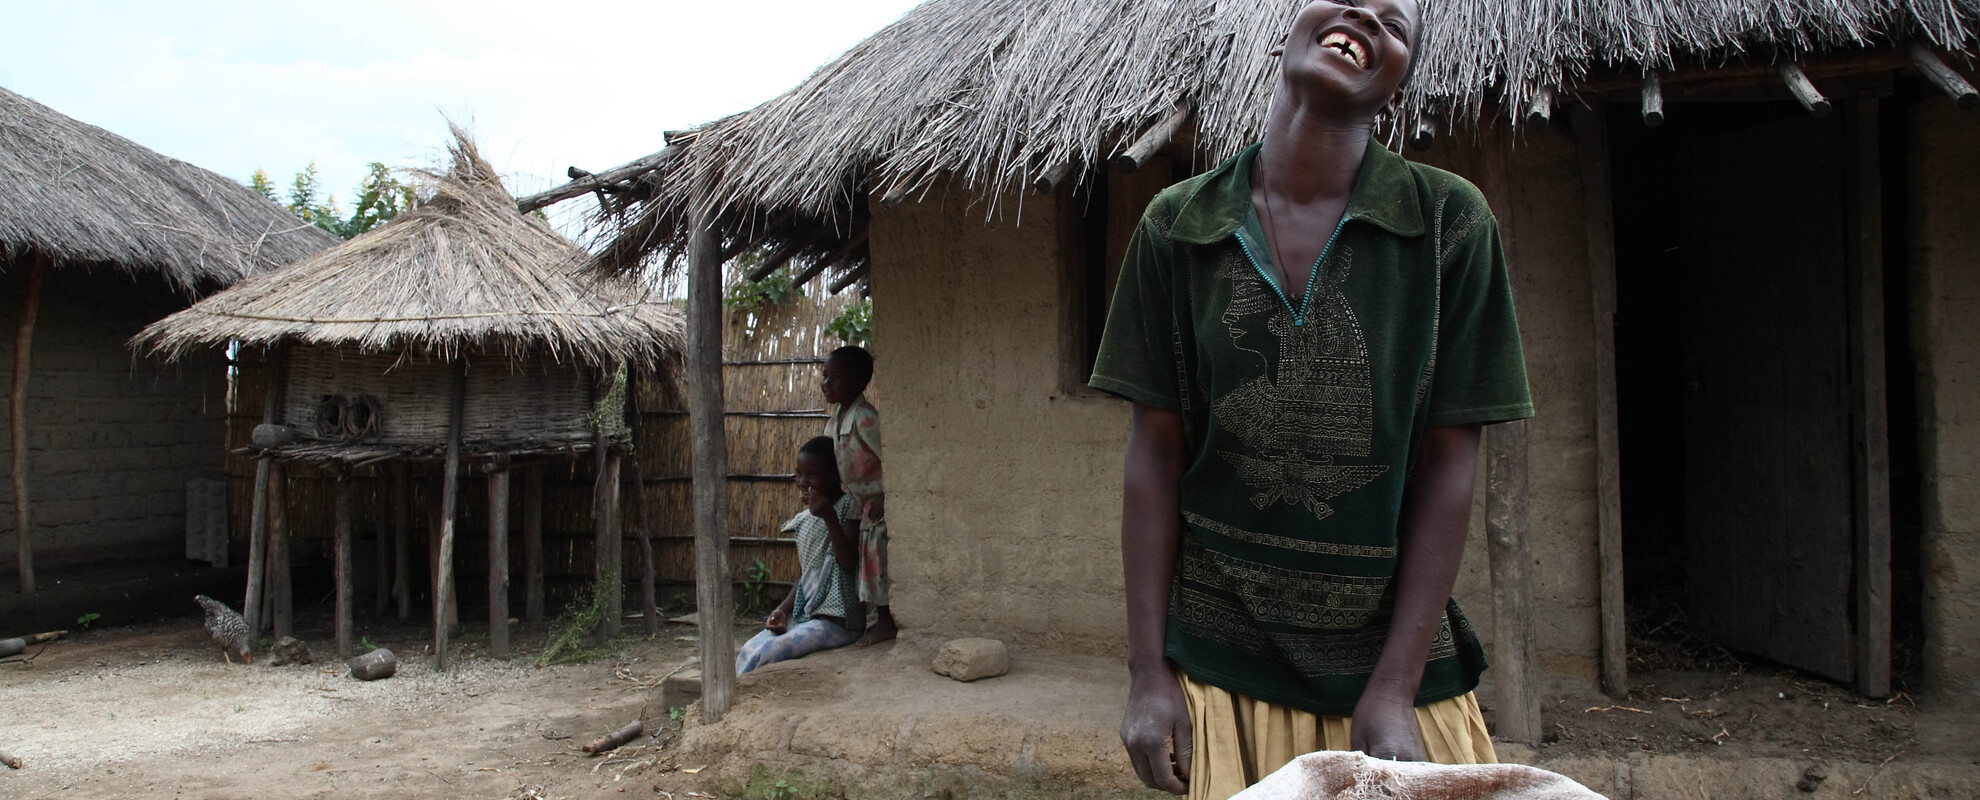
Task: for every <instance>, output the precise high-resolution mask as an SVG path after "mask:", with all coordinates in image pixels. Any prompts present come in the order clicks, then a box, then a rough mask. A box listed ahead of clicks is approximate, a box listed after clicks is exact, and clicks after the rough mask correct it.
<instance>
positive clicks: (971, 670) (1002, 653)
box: [931, 639, 1011, 683]
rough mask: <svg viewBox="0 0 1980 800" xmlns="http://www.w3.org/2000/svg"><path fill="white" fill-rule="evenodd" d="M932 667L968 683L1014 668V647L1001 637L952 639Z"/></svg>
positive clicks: (995, 675) (939, 653)
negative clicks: (1012, 654) (1011, 648)
mask: <svg viewBox="0 0 1980 800" xmlns="http://www.w3.org/2000/svg"><path fill="white" fill-rule="evenodd" d="M931 669H934V670H935V674H937V675H946V676H948V677H951V678H954V679H956V680H959V681H963V682H965V683H967V682H969V681H976V680H982V679H984V678H994V677H997V676H998V675H1002V674H1004V673H1006V672H1010V671H1011V651H1010V648H1008V647H1005V646H1004V643H1003V642H1002V641H1001V640H998V639H951V640H949V642H948V643H947V644H944V645H942V649H941V651H940V652H937V653H936V654H935V663H934V664H933V665H932V666H931Z"/></svg>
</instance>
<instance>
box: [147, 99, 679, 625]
mask: <svg viewBox="0 0 1980 800" xmlns="http://www.w3.org/2000/svg"><path fill="white" fill-rule="evenodd" d="M455 137H456V141H455V144H454V145H453V146H452V148H451V151H452V155H453V164H452V167H451V169H450V170H449V171H447V172H446V173H444V174H434V175H428V176H426V177H427V178H428V179H429V180H430V183H431V184H432V185H431V186H430V187H429V190H428V194H427V196H426V197H425V198H424V199H422V200H421V201H419V202H418V203H417V204H416V205H415V206H414V207H413V208H411V209H409V210H408V211H406V212H405V213H403V214H401V215H399V216H398V217H396V218H394V219H393V220H392V221H391V222H389V223H387V224H385V225H383V226H381V227H379V228H377V229H375V230H373V231H370V232H367V233H365V234H363V235H361V236H358V237H357V238H355V239H352V240H351V241H349V242H346V243H344V244H342V245H340V246H338V247H335V248H332V249H329V250H326V251H324V252H322V253H319V254H317V255H315V256H313V257H311V258H307V259H304V260H302V261H299V262H297V263H295V264H293V265H290V266H289V267H287V268H284V269H281V270H278V271H274V272H270V273H268V274H265V275H260V276H257V277H255V278H253V279H250V280H246V281H243V282H241V283H240V284H238V285H236V286H234V287H233V288H232V289H229V290H227V291H225V292H221V293H219V294H216V295H214V296H213V297H210V298H207V299H206V300H204V301H201V302H200V303H198V304H195V305H194V306H192V307H191V308H188V309H186V310H184V311H182V312H179V313H177V314H174V315H172V316H171V317H168V318H166V319H164V320H162V321H160V322H158V323H156V324H154V325H151V326H150V327H147V328H146V329H145V330H144V331H143V332H142V333H140V334H139V335H138V336H137V337H136V338H135V339H134V340H133V342H132V344H133V346H135V347H138V348H140V349H142V350H145V351H148V352H151V353H155V354H160V355H163V356H165V357H167V358H178V357H182V356H184V355H187V354H189V353H192V352H195V351H197V350H200V349H205V348H213V347H221V346H225V345H227V344H229V343H240V344H241V345H243V346H248V347H261V348H266V349H267V350H269V351H271V352H272V353H274V356H273V363H274V364H275V365H276V366H274V367H273V368H272V369H271V370H270V371H269V374H270V380H271V382H272V383H271V389H270V390H269V391H268V393H267V395H266V407H265V415H264V420H263V421H264V424H263V425H262V426H261V427H260V428H258V429H257V430H256V442H255V444H256V447H257V452H258V453H259V454H260V456H261V457H262V460H263V466H262V467H261V468H259V469H258V470H257V471H258V473H259V474H258V476H257V486H256V490H255V502H254V504H253V505H254V508H255V512H254V513H255V515H256V517H255V521H254V531H255V532H254V533H253V534H252V544H253V546H252V547H251V548H250V552H251V554H252V555H251V556H250V567H249V569H250V572H249V589H248V599H247V608H248V609H249V614H248V616H249V619H250V620H251V621H255V620H257V616H256V615H257V614H258V613H261V612H268V613H269V615H270V616H271V617H273V622H274V627H275V629H276V631H277V633H278V635H280V634H283V633H286V631H284V630H283V628H284V627H286V626H287V625H288V624H290V620H289V619H288V612H289V607H288V602H289V601H288V583H287V581H288V578H287V574H286V573H287V564H288V557H287V554H286V553H285V552H284V550H283V548H284V547H285V546H286V539H287V533H286V530H285V528H286V520H285V519H284V516H285V514H284V511H285V509H286V505H287V504H286V502H285V499H284V498H283V497H282V493H283V489H284V487H285V485H286V484H287V481H286V480H284V478H283V477H282V475H281V467H280V465H281V464H282V463H285V462H307V463H309V464H311V465H314V466H317V467H321V468H326V469H328V470H330V471H332V472H333V473H334V474H335V475H336V478H337V501H336V506H335V508H336V512H335V515H336V545H335V548H336V564H337V577H338V584H337V585H338V601H337V620H338V627H337V631H338V633H337V643H338V651H339V652H340V653H343V654H345V655H348V654H349V652H350V649H351V644H352V622H351V607H352V603H353V598H352V593H353V589H352V583H353V581H352V576H351V573H352V567H351V552H350V551H351V531H350V527H351V526H350V513H351V511H350V492H351V490H350V482H351V479H352V477H353V473H354V472H355V471H357V470H360V469H364V468H367V467H370V466H371V465H376V464H391V463H396V464H407V463H411V464H425V465H430V466H434V467H439V468H441V469H443V470H444V475H445V478H444V483H443V484H442V492H441V493H440V496H438V497H435V498H434V499H436V500H438V501H439V503H438V509H437V515H438V516H439V517H440V524H439V525H435V526H433V529H434V530H437V531H438V535H437V536H433V537H431V547H430V549H431V551H432V553H431V555H432V557H433V562H432V563H434V564H436V565H438V566H437V567H436V573H437V575H436V583H435V592H434V595H433V597H434V601H435V602H434V607H435V614H436V622H435V626H436V636H437V639H438V642H437V644H438V646H436V648H435V652H436V653H437V654H439V657H440V658H441V660H442V663H444V660H445V658H446V638H447V635H448V629H449V628H450V627H451V625H452V624H453V622H454V620H453V619H452V618H451V617H452V615H453V614H454V613H455V612H454V611H453V608H454V605H453V602H454V598H453V596H452V573H453V570H452V564H453V550H454V542H453V540H454V528H455V517H456V514H457V506H458V505H459V500H458V498H459V491H458V484H459V474H460V471H461V470H462V469H465V468H479V469H482V470H484V471H486V472H487V473H488V475H489V484H490V493H489V516H490V519H491V523H490V528H489V531H490V533H489V550H488V563H489V567H490V573H489V582H490V583H489V586H490V588H489V605H490V609H489V611H490V640H491V645H490V648H491V650H492V651H493V652H496V653H498V654H501V653H505V652H506V649H507V641H508V638H507V626H506V621H507V619H508V616H509V615H508V601H509V583H508V571H509V558H508V556H507V552H508V541H509V538H510V531H509V526H508V524H507V517H508V509H509V505H510V498H509V495H508V483H509V480H508V479H509V472H510V470H511V469H513V468H517V467H521V466H524V465H527V464H535V463H543V462H547V461H568V460H571V459H574V458H577V457H579V456H580V455H583V454H591V455H593V456H594V459H595V460H596V461H597V463H598V466H599V470H598V475H599V478H598V498H599V499H598V501H597V502H598V506H597V507H598V509H600V510H601V511H602V512H603V513H599V514H598V532H599V537H598V555H597V559H598V569H599V575H600V576H610V579H609V580H601V581H600V585H601V586H606V587H608V588H609V590H610V591H611V597H612V605H611V606H610V609H611V612H612V613H608V615H607V620H608V624H611V623H616V621H617V620H618V618H619V615H618V614H617V613H616V611H617V597H618V593H617V587H618V586H619V581H618V579H617V578H618V570H619V556H618V554H617V546H618V543H619V541H620V537H619V534H618V530H617V528H616V526H615V524H614V522H613V518H614V517H615V515H616V509H617V508H618V507H619V503H618V501H617V497H616V492H617V490H618V484H619V482H618V480H617V475H618V470H617V466H616V465H617V461H618V452H619V451H620V450H621V449H622V446H623V444H624V443H625V439H624V436H625V428H624V423H623V421H622V420H621V419H619V417H618V416H617V415H618V413H620V409H621V408H622V406H614V405H613V404H611V403H606V402H601V401H604V400H606V399H608V398H607V395H608V394H609V395H612V396H613V397H615V398H623V396H624V395H625V394H626V391H625V389H624V388H623V386H621V387H620V388H618V389H617V390H616V391H615V390H614V376H616V375H619V374H620V372H621V370H630V371H631V372H632V373H633V374H634V375H639V374H642V373H645V374H651V373H653V372H655V371H656V370H658V371H664V370H667V369H668V365H669V364H670V363H671V362H672V361H673V360H674V358H675V357H676V354H677V353H678V352H679V349H680V341H681V321H680V315H679V313H678V312H677V311H675V310H674V307H673V306H672V304H671V303H669V302H667V301H666V300H665V299H664V298H660V297H657V296H651V295H649V294H648V293H647V291H646V290H645V289H643V288H642V287H640V286H639V285H637V284H636V283H634V282H632V281H630V280H625V279H613V278H595V277H583V276H580V275H579V274H578V273H577V270H578V268H579V267H580V265H581V263H582V262H583V260H584V259H585V257H586V254H585V253H584V251H582V250H580V249H579V248H577V247H576V246H575V245H573V244H571V243H570V242H569V241H568V240H566V239H564V238H563V237H562V236H560V235H558V234H557V233H556V232H555V231H553V230H551V229H550V227H549V225H548V224H546V223H545V222H543V221H542V220H541V219H539V218H537V217H535V216H531V215H526V214H522V213H518V212H517V210H516V206H515V200H514V198H512V197H511V196H509V194H508V192H507V191H505V190H504V189H503V188H502V184H501V181H500V179H499V178H498V177H497V176H496V175H495V173H494V171H493V170H492V169H491V168H490V167H489V166H488V164H487V162H485V161H483V160H482V159H481V157H480V156H479V155H478V154H477V153H476V151H475V149H474V146H473V144H472V143H471V142H469V140H468V139H467V137H466V135H465V134H463V133H461V132H460V131H459V130H458V129H456V131H455ZM615 431H616V432H617V433H614V432H615ZM271 470H272V471H273V472H274V475H273V476H272V477H271V476H270V475H269V473H270V472H271ZM393 482H394V486H393V490H392V491H393V504H394V516H395V519H394V521H393V531H392V533H393V534H394V536H395V538H396V539H397V540H398V547H397V548H396V549H397V553H398V555H397V557H396V562H397V567H396V570H395V572H396V575H395V578H394V582H395V584H396V586H395V590H396V591H397V592H398V594H399V603H400V608H401V609H402V610H401V614H404V609H405V607H406V604H407V602H408V597H409V594H410V592H409V590H408V589H407V584H408V581H407V575H406V573H407V567H406V564H407V558H406V557H405V547H404V539H405V536H406V528H407V525H406V520H405V511H404V506H405V504H406V501H405V497H406V494H407V492H408V489H407V487H406V477H405V472H404V470H403V469H395V470H394V472H393ZM528 494H531V495H532V496H534V497H535V500H533V501H531V502H526V503H525V506H526V508H525V509H524V510H523V514H524V516H525V524H524V528H525V536H524V543H523V544H524V548H523V549H524V552H525V556H526V559H525V560H526V567H525V568H526V570H527V571H528V572H527V574H528V585H527V587H526V591H525V594H526V595H527V599H526V600H525V602H526V603H527V604H528V605H529V607H530V608H531V614H530V616H532V617H535V616H538V615H540V608H541V604H542V591H543V590H542V582H541V578H542V559H541V556H540V554H541V532H542V528H541V524H540V515H541V513H542V504H541V497H540V494H541V493H540V491H539V492H534V493H528ZM525 499H528V498H525ZM264 509H266V520H265V523H264V520H263V519H262V514H263V510H264ZM604 510H610V511H604ZM608 532H609V535H608ZM264 539H265V540H266V542H267V547H266V548H263V547H261V546H260V545H261V543H262V542H263V540H264ZM642 541H643V539H642ZM264 549H265V550H266V551H267V553H266V556H265V558H266V560H267V561H268V563H269V566H268V567H267V570H266V572H267V576H268V577H267V580H268V582H269V585H270V589H269V597H270V602H271V603H272V604H273V608H272V609H267V608H257V606H258V604H259V603H260V594H261V592H260V590H259V588H260V580H261V571H260V570H259V569H257V567H259V565H260V562H261V561H262V560H263V556H262V555H261V553H262V552H263V550H264Z"/></svg>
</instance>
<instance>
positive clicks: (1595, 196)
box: [1572, 105, 1629, 699]
mask: <svg viewBox="0 0 1980 800" xmlns="http://www.w3.org/2000/svg"><path fill="white" fill-rule="evenodd" d="M1572 113H1573V119H1574V140H1575V145H1576V149H1577V150H1578V151H1579V155H1580V158H1581V209H1582V230H1584V231H1586V232H1587V234H1588V288H1589V296H1590V297H1589V299H1590V302H1591V305H1592V306H1593V309H1594V315H1593V316H1594V322H1595V329H1594V331H1593V332H1592V333H1593V334H1594V349H1595V524H1596V534H1595V558H1596V564H1597V569H1598V570H1599V574H1600V584H1599V587H1600V588H1599V591H1600V597H1601V613H1602V691H1604V692H1607V693H1608V694H1609V696H1610V697H1614V698H1617V699H1621V698H1622V696H1623V695H1625V694H1628V693H1629V641H1628V636H1627V629H1626V625H1625V623H1626V621H1627V616H1626V615H1625V613H1624V612H1625V606H1624V602H1625V601H1624V599H1623V550H1622V456H1621V432H1620V428H1619V427H1618V422H1617V410H1618V409H1617V400H1616V239H1615V212H1614V198H1613V189H1612V188H1611V185H1610V183H1609V129H1608V120H1607V117H1606V116H1605V115H1604V114H1603V112H1602V107H1601V106H1600V105H1597V106H1596V107H1594V108H1585V107H1579V106H1577V107H1576V108H1575V109H1574V111H1573V112H1572Z"/></svg>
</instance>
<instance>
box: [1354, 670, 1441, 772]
mask: <svg viewBox="0 0 1980 800" xmlns="http://www.w3.org/2000/svg"><path fill="white" fill-rule="evenodd" d="M1414 699H1415V698H1411V697H1402V696H1399V695H1396V694H1395V693H1393V692H1385V691H1380V690H1378V689H1376V687H1374V686H1370V687H1368V689H1366V690H1364V691H1363V692H1362V693H1361V701H1360V702H1358V703H1355V704H1354V717H1353V720H1354V722H1353V724H1352V726H1351V727H1352V729H1353V733H1352V734H1351V735H1350V736H1349V737H1348V744H1349V746H1350V747H1352V748H1353V749H1355V750H1360V751H1361V752H1363V753H1367V754H1368V755H1371V756H1374V757H1376V758H1386V759H1389V760H1390V761H1427V760H1429V758H1430V756H1429V754H1428V753H1426V752H1424V748H1423V729H1422V727H1421V726H1419V725H1418V724H1417V722H1416V706H1415V705H1414V704H1413V702H1412V701H1413V700H1414Z"/></svg>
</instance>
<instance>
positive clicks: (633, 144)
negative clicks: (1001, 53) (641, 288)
mask: <svg viewBox="0 0 1980 800" xmlns="http://www.w3.org/2000/svg"><path fill="white" fill-rule="evenodd" d="M918 2H919V0H811V2H793V1H791V0H657V1H651V2H608V1H604V0H535V1H534V2H526V3H525V2H513V1H512V0H489V1H484V2H460V1H459V0H417V1H415V0H400V1H399V2H378V1H377V0H347V1H345V2H334V3H307V4H304V3H288V2H248V1H247V0H233V1H229V2H184V1H183V0H179V1H175V0H165V1H164V2H160V1H159V0H150V1H149V2H88V1H87V0H73V1H71V0H56V1H54V2H50V1H48V0H42V1H41V2H34V1H33V0H18V1H17V2H10V3H5V4H4V5H5V6H6V8H5V10H4V12H0V14H4V17H5V19H6V23H5V25H4V28H5V30H6V34H7V35H6V39H7V43H6V46H5V47H0V86H4V87H6V88H8V89H10V90H13V91H15V92H18V93H20V94H23V95H27V96H28V97H31V98H33V99H35V100H37V101H39V102H41V103H43V104H44V105H47V106H50V107H52V108H54V109H55V110H57V111H60V112H62V113H64V114H67V115H69V116H71V117H75V118H77V119H80V120H83V121H84V122H88V123H91V124H94V125H98V126H101V127H103V128H107V129H109V130H110V131H112V132H114V133H117V134H120V135H122V136H125V137H127V138H130V139H132V140H134V141H136V142H137V143H139V144H142V145H144V146H146V147H150V148H152V149H154V150H157V151H159V152H161V153H164V154H166V155H169V156H172V157H174V158H179V159H183V160H186V161H190V162H192V163H194V164H198V165H199V166H202V167H205V168H207V169H210V170H213V171H215V172H219V173H220V174H223V175H226V176H229V177H232V178H235V179H237V180H246V179H247V177H248V176H249V174H251V173H252V172H253V171H254V170H255V169H256V168H261V169H265V170H267V171H268V174H269V176H270V177H271V178H272V179H273V180H275V181H276V183H277V184H278V185H280V186H286V185H287V183H288V181H289V179H290V178H291V177H292V176H293V175H294V174H295V172H296V171H297V170H299V169H301V168H302V167H303V166H304V165H306V164H308V163H310V162H312V161H314V162H315V163H316V166H317V170H318V173H319V175H320V178H321V183H322V186H323V187H324V188H325V189H327V190H329V191H330V192H333V193H335V194H336V195H337V198H338V200H339V201H340V202H348V201H349V200H350V199H351V197H350V195H351V189H352V188H353V187H355V186H356V185H357V184H358V182H359V181H360V180H361V179H362V178H363V174H364V168H365V164H366V163H368V162H372V161H383V162H385V163H386V164H387V165H389V166H393V167H405V166H427V165H431V164H434V163H436V162H437V161H438V159H439V158H440V156H442V155H443V154H444V147H445V144H446V137H447V128H446V122H445V121H444V120H443V119H442V114H445V115H447V116H450V117H452V118H453V119H454V120H456V121H458V122H460V123H462V124H463V125H465V126H467V127H468V128H469V130H470V131H471V132H473V133H474V134H475V136H476V139H477V141H478V142H479V144H480V146H481V150H482V153H483V155H485V156H487V157H488V158H489V159H490V160H491V161H492V162H493V163H494V165H495V167H496V169H498V170H500V171H502V173H503V174H504V176H505V177H506V178H507V179H508V183H509V188H510V190H511V191H513V192H515V193H516V194H519V195H521V194H528V193H530V192H533V191H538V190H541V189H544V188H548V187H549V186H552V185H555V184H557V183H562V182H563V181H564V180H565V177H564V168H565V167H566V166H568V165H572V164H576V165H578V166H580V167H584V168H585V169H590V170H594V171H596V170H601V169H606V168H609V167H613V166H617V165H619V164H622V163H625V162H627V161H631V160H633V159H635V158H638V157H640V156H643V155H646V154H647V153H651V152H653V151H656V150H659V149H660V148H661V147H663V146H664V144H665V143H664V142H663V141H662V140H661V136H660V134H661V131H664V130H673V129H677V128H684V127H688V126H690V125H694V124H697V123H701V122H706V121H709V120H712V119H715V118H717V117H720V116H722V115H725V114H729V113H733V112H736V111H742V110H744V109H747V108H750V107H752V106H755V105H756V104H758V103H761V102H763V101H765V100H768V99H770V98H771V97H774V96H776V95H777V94H779V93H781V92H783V91H784V90H786V89H789V88H790V87H792V86H794V85H796V84H797V83H798V82H799V81H801V80H803V79H804V77H805V76H806V75H809V74H810V73H811V71H812V70H813V69H816V68H817V67H819V66H822V65H823V64H824V63H825V62H827V61H829V60H831V59H832V58H833V57H835V56H837V55H839V54H840V53H843V52H844V51H845V50H846V49H848V48H850V47H852V46H853V45H854V44H857V43H858V42H859V41H860V40H861V39H864V38H865V37H866V36H868V35H870V34H872V33H873V32H875V31H878V30H879V29H880V28H881V27H883V26H885V25H886V24H887V23H889V22H892V21H894V20H895V19H897V18H899V17H900V15H901V14H903V13H906V11H907V10H908V9H909V8H912V7H913V6H915V5H916V4H917V3H918ZM566 205H574V204H566ZM556 216H562V215H556ZM560 222H565V224H566V225H568V221H566V220H560Z"/></svg>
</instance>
